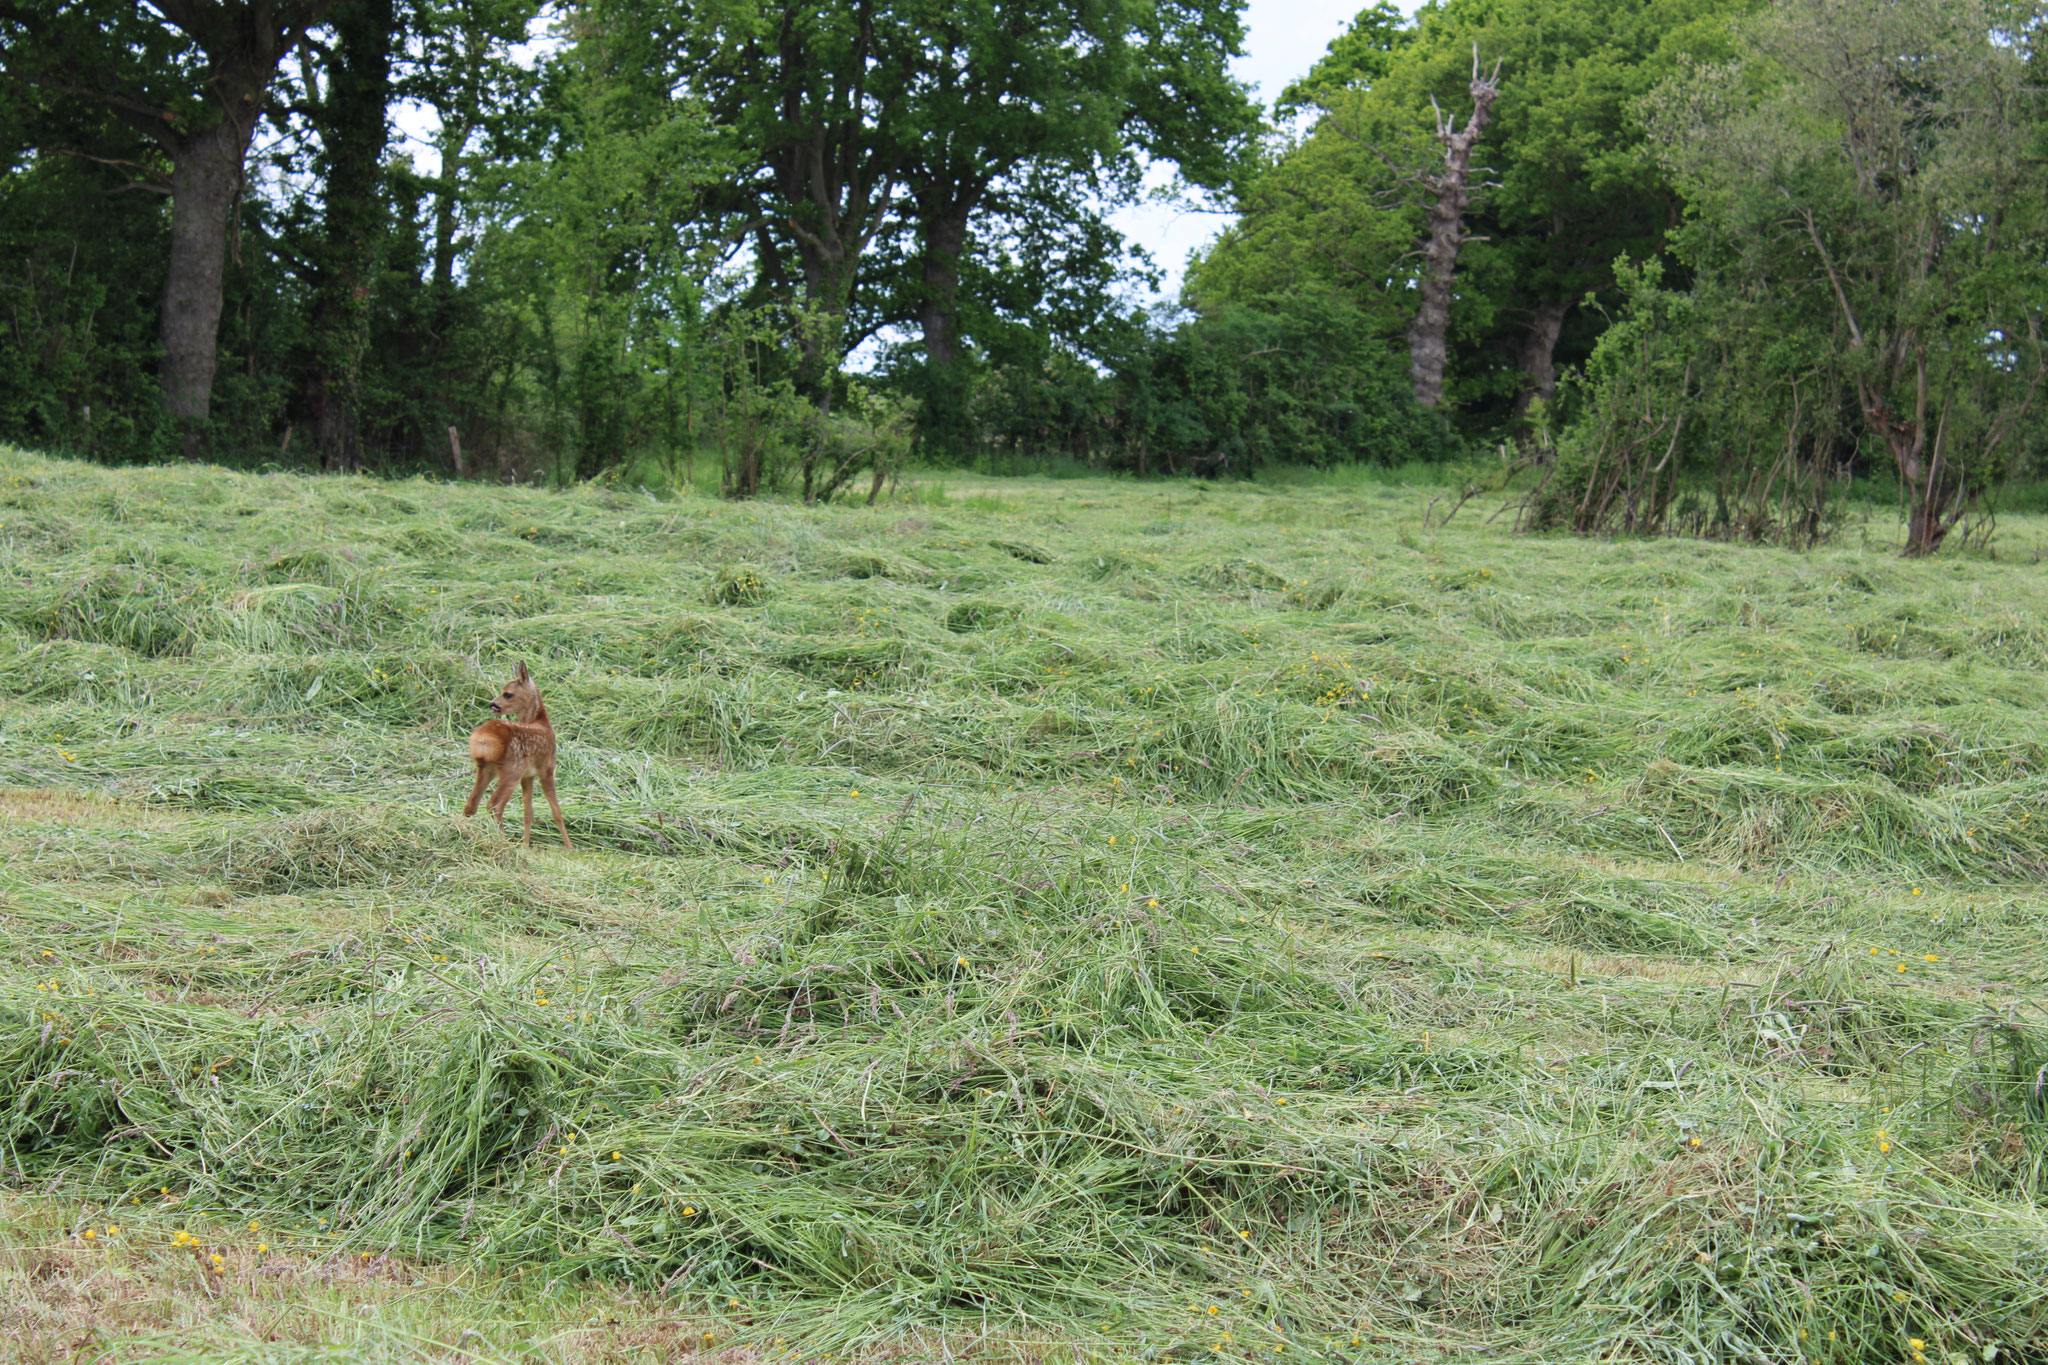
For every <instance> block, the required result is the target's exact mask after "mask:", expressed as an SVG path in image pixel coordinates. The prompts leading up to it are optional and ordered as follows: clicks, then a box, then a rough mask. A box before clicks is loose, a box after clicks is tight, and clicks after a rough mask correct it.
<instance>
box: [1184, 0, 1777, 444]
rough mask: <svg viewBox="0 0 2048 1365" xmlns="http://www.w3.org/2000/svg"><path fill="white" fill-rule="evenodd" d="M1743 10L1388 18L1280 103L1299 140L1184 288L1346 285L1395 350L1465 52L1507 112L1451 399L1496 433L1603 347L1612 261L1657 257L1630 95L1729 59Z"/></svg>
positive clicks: (1663, 185)
mask: <svg viewBox="0 0 2048 1365" xmlns="http://www.w3.org/2000/svg"><path fill="white" fill-rule="evenodd" d="M1747 7H1748V5H1747V0H1629V3H1625V4H1618V5H1617V4H1613V3H1610V2H1609V0H1569V3H1558V2H1557V0H1507V2H1506V3H1502V2H1501V0H1475V2H1474V3H1462V2H1461V0H1450V3H1446V4H1443V5H1440V6H1428V7H1425V8H1424V9H1423V10H1422V11H1421V12H1420V13H1419V14H1418V15H1417V16H1416V20H1415V27H1414V28H1413V29H1412V30H1411V29H1402V28H1400V27H1397V26H1396V23H1395V18H1394V16H1393V15H1392V14H1391V13H1390V12H1389V9H1388V7H1386V6H1377V7H1374V8H1370V9H1367V10H1365V11H1363V12H1362V13H1361V14H1360V16H1359V18H1358V20H1357V23H1356V24H1355V26H1354V28H1353V30H1352V32H1351V34H1350V35H1348V36H1347V37H1346V38H1344V39H1340V40H1339V43H1338V44H1337V45H1335V46H1334V47H1333V51H1332V54H1331V55H1330V56H1329V57H1328V58H1326V59H1325V60H1324V61H1323V63H1321V64H1320V65H1319V66H1318V67H1317V68H1316V70H1315V71H1314V72H1312V73H1311V74H1310V76H1309V77H1308V78H1307V79H1306V80H1305V81H1304V82H1302V83H1300V84H1298V85H1297V86H1295V87H1293V88H1291V89H1290V91H1289V94H1288V96H1287V98H1288V99H1289V100H1290V101H1294V102H1299V103H1306V102H1309V101H1313V103H1314V104H1315V105H1316V106H1318V108H1319V109H1320V111H1321V112H1320V116H1319V118H1318V119H1317V121H1316V123H1315V124H1314V126H1313V127H1312V128H1311V129H1310V131H1309V132H1308V133H1307V134H1306V135H1305V136H1304V137H1303V138H1302V139H1301V140H1300V141H1299V142H1298V143H1297V144H1295V145H1293V146H1290V147H1288V148H1286V149H1285V150H1284V151H1283V152H1282V154H1281V155H1280V156H1279V157H1277V158H1276V159H1275V160H1274V162H1273V163H1272V164H1271V165H1270V166H1269V167H1268V168H1267V169H1266V170H1265V171H1264V173H1263V174H1261V175H1259V176H1257V177H1255V178H1253V179H1252V180H1251V181H1250V182H1249V184H1248V185H1247V187H1246V188H1245V190H1244V191H1243V193H1242V195H1241V199H1240V216H1239V219H1238V221H1237V222H1236V223H1235V224H1234V225H1233V226H1232V228H1231V229H1230V230H1229V231H1228V232H1227V233H1226V234H1225V235H1224V236H1223V238H1222V239H1221V240H1220V241H1219V242H1218V243H1217V245H1216V246H1215V247H1214V248H1213V249H1212V250H1211V251H1210V252H1209V253H1208V254H1207V255H1206V256H1205V257H1204V258H1203V259H1202V260H1201V261H1200V262H1198V264H1197V266H1196V268H1195V270H1194V271H1193V273H1192V275H1191V279H1190V291H1191V293H1192V294H1193V296H1194V297H1195V298H1196V300H1197V301H1198V302H1203V303H1207V302H1209V301H1217V302H1220V301H1224V300H1237V301H1249V300H1250V299H1252V298H1255V297H1257V296H1259V295H1261V294H1267V293H1271V292H1274V291H1276V290H1279V289H1283V288H1293V287H1296V286H1298V285H1307V284H1309V283H1315V284H1319V285H1323V286H1325V287H1328V288H1331V289H1335V290H1338V291H1340V292H1342V293H1343V294H1345V295H1346V296H1347V297H1349V298H1351V299H1353V300H1354V301H1355V302H1356V303H1357V304H1358V306H1359V307H1360V308H1362V309H1364V310H1365V311H1366V312H1367V313H1368V314H1369V315H1370V316H1372V317H1373V318H1374V319H1375V320H1376V323H1377V325H1378V326H1379V327H1381V328H1382V329H1383V333H1384V335H1385V336H1386V338H1387V344H1388V345H1389V347H1390V348H1391V347H1393V346H1394V345H1396V344H1397V343H1398V338H1399V337H1400V335H1401V333H1402V330H1403V329H1404V328H1405V327H1406V325H1407V323H1408V320H1409V318H1410V316H1411V314H1412V312H1413V309H1414V300H1415V292H1414V289H1413V283H1414V280H1415V271H1416V269H1417V263H1416V259H1415V257H1414V255H1413V252H1414V248H1415V246H1416V243H1417V242H1418V240H1419V239H1420V234H1421V226H1422V224H1421V198H1420V189H1419V177H1420V175H1421V173H1422V172H1423V171H1424V170H1425V169H1427V168H1428V167H1430V166H1431V165H1433V164H1434V163H1436V162H1437V161H1439V160H1440V159H1441V155H1442V154H1441V149H1440V148H1439V147H1438V146H1437V144H1436V142H1435V140H1434V138H1433V136H1432V130H1433V128H1434V123H1433V113H1432V105H1431V101H1432V100H1435V101H1436V102H1437V105H1438V106H1440V107H1441V108H1442V109H1443V110H1444V111H1445V112H1447V113H1450V114H1454V115H1455V114H1457V113H1458V112H1459V111H1460V110H1462V109H1464V108H1465V107H1467V105H1468V103H1469V100H1468V96H1467V94H1466V87H1467V85H1468V84H1469V82H1470V80H1471V73H1472V63H1473V59H1474V57H1473V54H1474V47H1475V44H1476V46H1477V50H1478V53H1479V56H1480V58H1481V59H1482V62H1483V64H1484V65H1485V66H1486V67H1487V68H1488V69H1490V68H1491V66H1492V64H1493V63H1494V62H1495V61H1496V60H1498V61H1499V62H1500V63H1501V76H1500V98H1499V100H1498V102H1497V104H1496V105H1495V106H1494V112H1493V121H1492V123H1491V124H1490V125H1489V127H1488V128H1487V131H1486V133H1485V136H1484V138H1483V139H1482V140H1481V142H1480V144H1479V147H1478V150H1477V153H1476V155H1477V158H1478V162H1477V163H1475V164H1480V163H1483V164H1484V165H1485V167H1486V170H1487V180H1488V184H1487V185H1486V186H1485V187H1484V188H1483V190H1482V191H1481V192H1480V193H1479V194H1478V195H1477V196H1476V199H1475V202H1474V205H1473V207H1472V209H1471V210H1470V211H1469V212H1468V214H1467V218H1466V231H1467V232H1468V234H1469V236H1470V239H1471V240H1470V241H1468V243H1467V244H1466V245H1465V247H1464V249H1463V250H1462V251H1461V253H1460V256H1459V276H1458V295H1457V301H1456V303H1455V305H1454V307H1453V310H1452V319H1451V329H1452V330H1451V337H1450V344H1451V366H1450V374H1449V386H1448V389H1447V394H1448V396H1449V398H1450V400H1451V401H1452V402H1453V404H1454V405H1456V406H1457V407H1459V408H1461V409H1462V410H1463V412H1464V413H1465V414H1466V415H1465V416H1464V417H1463V418H1462V419H1461V420H1462V421H1464V422H1465V424H1466V425H1468V426H1471V427H1473V428H1475V429H1477V430H1479V431H1484V432H1491V431H1494V430H1497V429H1499V428H1501V427H1503V426H1505V425H1507V424H1509V423H1510V422H1511V421H1514V420H1516V419H1519V418H1520V417H1521V416H1522V414H1523V412H1524V411H1525V407H1526V404H1527V403H1528V402H1529V401H1530V400H1531V399H1532V398H1535V397H1547V396H1548V394H1549V390H1550V385H1551V383H1552V381H1553V378H1554V376H1555V375H1556V374H1557V373H1558V372H1559V371H1560V370H1562V369H1564V368H1567V367H1569V366H1571V365H1573V364H1576V363H1579V362H1581V361H1583V359H1584V358H1585V357H1586V356H1587V355H1588V354H1589V353H1590V350H1591V347H1592V344H1593V342H1594V340H1595V339H1596V338H1597V336H1598V334H1599V330H1600V329H1599V324H1598V316H1597V314H1594V315H1588V314H1587V313H1586V312H1585V311H1584V310H1583V307H1582V305H1583V303H1584V301H1585V299H1586V298H1587V296H1588V295H1589V294H1590V295H1593V296H1594V297H1596V298H1598V299H1599V300H1600V301H1602V302H1603V303H1605V304H1606V305H1607V306H1609V307H1612V306H1616V305H1618V304H1619V302H1620V297H1621V294H1620V289H1619V287H1618V283H1617V281H1616V280H1615V277H1614V275H1613V271H1612V263H1613V261H1614V260H1615V259H1616V257H1618V256H1622V255H1628V256H1632V257H1634V258H1637V259H1644V258H1647V257H1649V256H1652V255H1655V254H1656V253H1658V252H1659V251H1660V250H1661V249H1662V243H1663V235H1664V232H1665V229H1666V227H1667V226H1668V225H1669V223H1670V221H1671V218H1672V215H1673V211H1674V197H1673V195H1672V192H1671V190H1670V188H1669V186H1668V182H1667V180H1666V177H1665V175H1664V172H1663V171H1662V169H1661V167H1660V165H1659V163H1658V161H1657V158H1656V155H1655V152H1654V150H1653V149H1652V148H1651V147H1650V145H1649V144H1648V142H1647V141H1646V139H1645V137H1644V134H1643V130H1642V127H1641V125H1640V123H1639V122H1638V121H1637V120H1636V118H1635V116H1634V113H1633V110H1632V101H1633V100H1634V99H1635V98H1637V97H1638V96H1640V95H1641V94H1643V93H1644V92H1646V91H1648V90H1649V89H1650V88H1651V87H1653V86H1654V85H1655V84H1656V83H1657V81H1658V80H1659V79H1661V78H1662V77H1663V76H1664V75H1665V74H1668V73H1669V72H1671V71H1673V70H1674V69H1676V67H1677V66H1678V64H1679V63H1680V62H1681V61H1682V60H1685V59H1688V58H1712V57H1714V56H1716V55H1719V54H1722V53H1725V51H1726V50H1727V37H1726V27H1727V22H1728V20H1729V19H1730V18H1731V17H1732V16H1734V15H1736V14H1739V13H1741V12H1742V11H1743V10H1745V9H1746V8H1747Z"/></svg>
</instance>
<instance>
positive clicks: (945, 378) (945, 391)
mask: <svg viewBox="0 0 2048 1365" xmlns="http://www.w3.org/2000/svg"><path fill="white" fill-rule="evenodd" d="M978 197H979V195H978V194H977V193H963V194H958V195H956V196H955V197H954V198H953V199H952V201H951V202H949V203H948V204H947V205H946V206H945V207H944V208H942V209H940V210H938V211H936V212H934V213H933V214H932V215H931V216H929V217H928V218H926V220H925V221H924V223H923V224H922V228H923V232H922V236H923V239H924V240H923V256H924V259H923V261H922V263H921V265H922V275H923V279H922V284H923V297H922V298H920V299H919V301H918V307H917V320H918V323H919V325H920V326H921V327H922V328H923V329H924V404H923V411H922V412H920V413H919V414H918V423H917V425H918V437H919V439H920V440H921V441H922V442H923V443H924V444H925V446H926V448H927V449H928V450H936V451H937V452H938V453H940V454H942V455H952V454H954V453H956V451H957V448H958V447H959V446H960V445H961V444H962V443H963V442H964V441H965V440H966V439H967V434H968V433H967V392H966V388H967V385H966V380H965V376H963V375H962V374H961V373H960V369H959V365H960V258H961V255H962V253H964V252H965V251H966V249H967V223H968V218H969V215H970V214H971V213H972V212H973V207H974V201H975V199H977V198H978Z"/></svg>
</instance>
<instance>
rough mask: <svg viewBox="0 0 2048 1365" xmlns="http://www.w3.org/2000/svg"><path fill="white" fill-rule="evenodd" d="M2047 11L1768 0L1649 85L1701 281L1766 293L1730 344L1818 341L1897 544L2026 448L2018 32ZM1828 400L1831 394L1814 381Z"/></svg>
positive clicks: (2030, 337) (1915, 541)
mask: <svg viewBox="0 0 2048 1365" xmlns="http://www.w3.org/2000/svg"><path fill="white" fill-rule="evenodd" d="M2044 21H2048V7H2042V6H2038V5H2035V4H2023V5H2013V4H2001V5H1999V6H1998V7H1997V8H1996V9H1993V8H1992V7H1990V6H1987V5H1985V4H1982V3H1978V2H1977V0H1887V3H1885V4H1882V5H1867V4H1858V3H1851V2H1850V0H1779V2H1778V3H1777V4H1775V5H1774V6H1773V7H1772V8H1771V10H1770V11H1768V12H1767V13H1766V14H1764V15H1763V16H1761V17H1760V18H1759V19H1758V21H1757V22H1755V23H1754V24H1752V25H1751V26H1749V28H1748V29H1747V30H1746V32H1745V41H1744V44H1743V52H1742V58H1741V61H1740V62H1739V63H1736V64H1729V65H1721V66H1708V67H1700V68H1697V69H1694V70H1692V71H1689V72H1687V73H1685V74H1684V75H1682V76H1680V77H1678V78H1675V79H1674V80H1672V81H1671V82H1670V83H1668V84H1667V85H1666V86H1664V87H1663V88H1662V89H1660V90H1659V91H1658V92H1657V95H1656V97H1655V99H1654V100H1653V101H1652V103H1651V105H1650V109H1649V121H1650V124H1651V126H1652V127H1653V128H1654V129H1655V131H1656V132H1657V134H1658V138H1659V143H1660V146H1661V148H1662V151H1663V155H1664V157H1665V159H1666V162H1667V164H1668V165H1669V167H1670V168H1671V170H1672V172H1673V174H1674V175H1675V176H1676V177H1677V178H1678V181H1679V183H1680V185H1681V186H1682V187H1683V189H1684V192H1685V196H1686V200H1687V204H1688V209H1689V214H1688V222H1687V227H1686V230H1685V232H1684V233H1683V234H1682V236H1681V237H1680V239H1679V247H1680V252H1679V254H1680V256H1681V258H1682V259H1683V260H1684V261H1685V262H1686V263H1687V264H1688V265H1689V266H1690V267H1691V268H1692V269H1693V270H1694V271H1695V272H1696V274H1697V275H1698V277H1699V286H1698V287H1699V288H1712V289H1715V290H1718V291H1720V292H1722V293H1746V294H1749V295H1754V296H1762V297H1767V298H1768V299H1769V300H1770V310H1769V311H1770V319H1769V326H1768V329H1767V330H1763V329H1760V330H1757V331H1754V332H1753V333H1752V334H1751V335H1750V336H1748V337H1747V338H1742V339H1741V341H1740V342H1731V343H1730V344H1731V345H1736V346H1737V348H1738V349H1740V347H1741V346H1742V345H1745V344H1746V346H1747V347H1748V348H1750V349H1758V348H1764V347H1783V346H1784V345H1785V344H1786V339H1787V338H1793V337H1796V338H1800V339H1801V340H1802V341H1803V344H1804V346H1805V348H1806V349H1808V350H1810V351H1812V352H1815V353H1818V354H1821V355H1824V356H1826V357H1827V358H1828V362H1829V369H1830V370H1831V371H1832V373H1833V375H1834V377H1835V379H1834V382H1835V384H1836V385H1837V386H1838V391H1845V395H1846V396H1847V397H1848V398H1849V399H1850V400H1851V406H1852V407H1853V409H1854V411H1856V412H1857V413H1858V414H1860V417H1861V420H1862V426H1863V435H1864V437H1865V438H1866V439H1867V440H1869V441H1872V442H1874V443H1876V445H1877V446H1878V447H1879V449H1880V450H1881V451H1882V453H1883V456H1884V457H1885V458H1886V459H1888V461H1889V462H1890V464H1891V466H1892V469H1893V471H1894V472H1895V473H1896V475H1897V478H1898V481H1899V486H1900V489H1901V493H1902V495H1903V499H1904V502H1905V510H1906V540H1905V545H1904V551H1905V553H1906V554H1908V555H1924V554H1930V553H1932V552H1934V551H1935V550H1937V549H1939V548H1940V546H1941V544H1942V542H1943V541H1944V539H1946V537H1947V536H1948V534H1949V533H1950V532H1951V531H1953V530H1954V529H1955V527H1956V526H1957V525H1958V524H1959V523H1960V522H1961V520H1962V519H1963V517H1964V516H1966V515H1967V514H1968V513H1969V511H1970V509H1971V507H1972V506H1973V505H1974V503H1975V501H1976V498H1977V496H1978V494H1979V493H1980V491H1981V490H1982V488H1983V487H1984V485H1985V483H1986V481H1987V480H1988V479H1989V478H1991V477H1994V476H1995V475H1996V474H1997V473H1998V472H2000V471H2001V469H2003V468H2005V467H2006V466H2007V465H2008V464H2009V462H2010V461H2011V460H2013V459H2014V458H2015V457H2016V455H2017V454H2018V452H2019V450H2020V448H2021V446H2022V443H2023V440H2024V437H2025V436H2026V434H2027V433H2026V424H2027V420H2028V417H2029V415H2030V414H2031V413H2032V412H2033V411H2034V409H2035V405H2036V402H2037V400H2038V398H2039V396H2040V392H2041V387H2042V383H2043V379H2044V376H2048V352H2044V347H2043V338H2042V334H2041V333H2042V300H2043V299H2044V298H2048V254H2044V251H2043V242H2044V241H2048V170H2044V163H2043V160H2042V158H2041V157H2040V155H2039V149H2040V146H2041V138H2042V132H2043V127H2044V123H2043V111H2042V108H2041V96H2040V93H2039V90H2038V82H2037V81H2035V80H2034V79H2033V76H2032V73H2031V72H2030V69H2029V67H2030V63H2029V60H2028V55H2027V51H2026V47H2025V43H2026V42H2029V41H2031V39H2032V35H2034V34H2036V33H2038V32H2039V31H2040V29H2041V25H2042V24H2043V22H2044ZM1821 397H1822V398H1823V400H1824V401H1825V399H1826V395H1825V394H1823V395H1821Z"/></svg>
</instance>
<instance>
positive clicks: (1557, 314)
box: [1514, 299, 1572, 422]
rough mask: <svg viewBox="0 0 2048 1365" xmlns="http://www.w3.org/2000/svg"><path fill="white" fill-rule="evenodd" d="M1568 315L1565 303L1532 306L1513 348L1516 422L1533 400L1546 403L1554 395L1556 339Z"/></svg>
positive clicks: (1556, 301) (1551, 301)
mask: <svg viewBox="0 0 2048 1365" xmlns="http://www.w3.org/2000/svg"><path fill="white" fill-rule="evenodd" d="M1571 311H1572V304H1571V300H1569V299H1547V300H1545V301H1544V302H1542V303H1539V304H1537V305H1536V311H1535V314H1534V315H1533V316H1532V317H1531V318H1530V319H1529V330H1528V331H1526V332H1524V333H1523V334H1522V341H1521V344H1520V345H1519V346H1517V347H1516V348H1515V365H1516V368H1518V369H1520V370H1521V372H1522V379H1523V383H1522V388H1521V392H1519V393H1517V394H1516V395H1515V411H1514V416H1515V420H1516V421H1518V422H1519V421H1520V420H1521V419H1522V418H1523V417H1525V416H1527V415H1528V412H1529V405H1530V404H1532V403H1534V402H1535V401H1536V400H1537V399H1539V398H1540V399H1542V400H1543V401H1544V402H1546V403H1547V402H1549V401H1550V398H1551V395H1553V394H1555V393H1556V392H1557V338H1558V336H1559V334H1561V333H1562V332H1563V331H1564V320H1565V317H1566V316H1567V315H1568V314H1569V313H1570V312H1571Z"/></svg>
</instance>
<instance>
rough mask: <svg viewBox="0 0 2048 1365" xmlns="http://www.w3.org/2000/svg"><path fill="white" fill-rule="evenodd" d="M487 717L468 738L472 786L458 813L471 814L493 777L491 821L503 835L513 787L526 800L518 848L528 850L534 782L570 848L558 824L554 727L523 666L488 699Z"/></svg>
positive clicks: (559, 806) (559, 807)
mask: <svg viewBox="0 0 2048 1365" xmlns="http://www.w3.org/2000/svg"><path fill="white" fill-rule="evenodd" d="M491 713H492V715H494V716H496V717H497V719H495V720H487V721H485V722H484V723H483V724H482V725H479V726H477V727H476V729H474V730H472V731H470V732H469V756H470V757H471V758H472V759H474V760H475V761H476V785H475V786H474V787H471V788H470V789H469V804H468V805H466V806H464V807H463V808H462V813H463V814H464V815H465V816H468V815H475V814H476V805H477V801H478V800H479V799H481V798H482V796H483V794H484V788H485V787H488V786H489V785H490V784H491V779H492V778H493V777H495V778H497V779H498V789H497V790H496V791H494V792H492V793H491V815H492V816H493V817H494V818H495V819H496V820H497V822H498V830H499V832H500V833H503V832H504V829H505V805H506V803H507V802H509V801H510V800H511V799H512V787H513V784H514V783H517V784H518V786H519V790H520V794H521V795H522V796H524V797H525V798H526V837H525V838H524V839H523V840H521V841H520V842H522V843H524V844H527V845H529V846H530V845H531V844H532V843H533V781H534V779H535V778H539V779H540V789H541V791H542V792H544V793H545V794H546V795H547V798H548V809H549V810H551V811H553V812H554V813H555V828H556V829H558V830H560V831H561V832H562V847H563V848H573V847H574V845H572V844H571V843H570V842H569V826H568V824H567V823H566V822H564V821H563V819H562V803H561V802H560V801H557V800H556V799H555V727H554V726H553V725H552V724H550V723H549V722H548V708H547V703H546V702H543V701H542V700H541V699H540V689H539V688H538V687H535V686H534V685H533V676H532V675H531V674H530V673H528V672H527V671H526V665H525V664H523V663H522V664H520V665H519V672H518V673H516V674H514V675H513V677H512V681H511V682H508V683H506V684H505V690H504V691H502V692H500V693H499V694H498V695H497V696H495V697H493V698H491Z"/></svg>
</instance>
